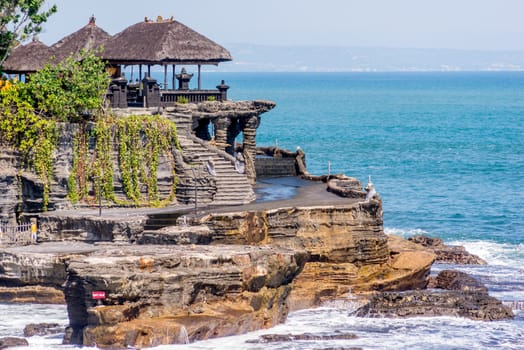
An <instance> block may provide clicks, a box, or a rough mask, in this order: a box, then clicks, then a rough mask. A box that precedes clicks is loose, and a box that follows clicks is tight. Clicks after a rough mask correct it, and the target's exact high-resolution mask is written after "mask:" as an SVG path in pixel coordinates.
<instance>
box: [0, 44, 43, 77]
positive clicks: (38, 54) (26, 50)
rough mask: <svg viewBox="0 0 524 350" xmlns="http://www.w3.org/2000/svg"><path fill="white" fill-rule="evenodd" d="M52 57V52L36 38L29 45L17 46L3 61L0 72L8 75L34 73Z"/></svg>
mask: <svg viewBox="0 0 524 350" xmlns="http://www.w3.org/2000/svg"><path fill="white" fill-rule="evenodd" d="M52 56H53V50H52V49H51V48H50V47H49V46H47V45H46V44H44V43H42V42H41V41H39V40H38V39H36V38H33V41H31V42H30V43H29V44H25V45H18V46H17V47H15V48H14V49H13V51H12V52H11V54H9V57H7V59H6V60H5V62H4V64H3V66H2V70H3V71H4V72H5V73H8V74H26V73H34V72H36V71H37V70H40V69H42V68H44V65H45V64H46V63H49V62H50V61H51V59H52Z"/></svg>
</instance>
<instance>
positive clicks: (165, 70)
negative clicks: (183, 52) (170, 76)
mask: <svg viewBox="0 0 524 350" xmlns="http://www.w3.org/2000/svg"><path fill="white" fill-rule="evenodd" d="M164 90H167V64H164Z"/></svg>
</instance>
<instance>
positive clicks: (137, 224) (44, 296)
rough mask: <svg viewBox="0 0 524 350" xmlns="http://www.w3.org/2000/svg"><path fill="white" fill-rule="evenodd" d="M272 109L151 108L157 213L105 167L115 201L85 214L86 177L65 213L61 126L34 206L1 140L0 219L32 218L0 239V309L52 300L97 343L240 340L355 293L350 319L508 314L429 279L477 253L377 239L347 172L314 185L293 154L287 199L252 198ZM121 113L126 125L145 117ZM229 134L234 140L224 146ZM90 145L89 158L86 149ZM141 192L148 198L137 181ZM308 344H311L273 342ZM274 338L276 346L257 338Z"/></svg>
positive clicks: (460, 283)
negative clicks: (167, 136) (132, 201)
mask: <svg viewBox="0 0 524 350" xmlns="http://www.w3.org/2000/svg"><path fill="white" fill-rule="evenodd" d="M274 107H275V104H274V103H273V102H270V101H252V102H227V103H218V102H205V103H201V104H198V105H177V106H176V107H173V108H169V109H166V110H165V111H163V112H162V113H163V114H164V116H165V117H166V118H168V119H170V120H171V121H173V122H174V123H175V124H176V126H177V132H178V142H179V143H180V149H179V148H176V149H173V151H172V152H171V153H170V154H163V155H160V156H161V157H163V158H166V159H170V160H172V162H171V161H165V162H164V161H162V162H160V161H159V164H160V163H161V164H163V166H159V169H158V172H157V183H158V190H159V193H163V194H164V196H163V197H165V198H168V199H169V201H168V202H166V203H167V207H166V208H163V209H159V208H156V209H155V208H145V207H144V208H136V207H133V208H132V209H130V208H128V207H126V205H123V204H122V203H128V202H126V194H125V193H124V191H123V185H122V183H123V175H122V172H121V171H115V173H114V174H113V180H114V188H113V189H112V190H113V191H114V195H115V198H118V199H119V200H120V202H118V201H117V202H114V203H113V202H110V201H107V200H105V201H103V203H101V202H99V205H101V206H100V208H99V209H98V210H96V209H95V207H94V206H93V201H92V200H94V198H95V197H96V196H95V193H96V189H95V186H94V182H92V183H91V184H90V186H88V187H89V188H88V192H89V195H90V196H91V197H89V198H91V201H84V202H81V203H77V204H75V206H73V204H72V203H71V201H70V200H69V199H68V192H67V189H68V185H67V183H68V179H69V176H70V175H71V166H72V164H73V158H74V157H73V156H74V155H73V152H72V149H73V139H74V135H75V134H76V133H77V131H78V128H79V125H75V124H64V125H62V126H61V129H60V135H59V138H60V142H59V147H58V148H57V150H56V152H55V155H54V159H53V162H54V164H55V166H54V169H53V174H52V181H51V183H50V184H49V185H50V186H49V191H50V192H49V200H50V202H49V207H48V209H50V210H49V211H47V212H44V209H43V208H44V207H45V206H43V202H44V201H43V192H44V191H43V188H44V187H43V184H42V182H41V180H39V179H38V177H37V176H35V174H33V173H31V172H30V171H28V170H27V169H23V167H22V162H21V158H20V154H18V153H17V152H15V151H13V150H12V149H8V148H6V147H3V146H2V147H1V149H0V150H1V151H2V152H0V165H3V167H1V169H0V194H1V195H2V198H1V199H0V217H2V218H3V219H5V220H7V221H8V222H9V223H14V222H15V221H16V218H17V217H18V219H19V218H24V217H25V218H31V219H33V220H37V222H38V233H37V234H38V241H37V243H36V244H30V245H20V244H17V243H16V242H15V244H13V245H11V246H10V245H5V244H4V242H2V244H4V245H3V246H2V247H0V301H2V302H29V303H35V302H42V303H61V302H65V303H66V304H67V310H68V316H69V322H70V324H69V327H68V328H67V329H66V332H65V338H64V343H65V344H75V345H87V346H93V345H95V344H96V346H98V347H99V348H108V349H109V348H113V349H114V348H128V347H140V348H142V347H152V346H157V345H164V344H174V343H186V342H193V341H197V340H203V339H208V338H213V337H223V336H229V335H236V334H241V333H245V332H249V331H253V330H257V329H262V328H269V327H272V326H274V325H276V324H279V323H282V322H284V321H285V320H286V317H287V315H288V313H289V312H290V311H293V310H299V309H305V308H313V307H317V306H322V305H326V304H329V303H331V302H337V301H339V300H348V298H357V299H358V300H359V302H361V304H362V308H361V310H360V311H359V312H360V313H361V314H362V315H368V316H381V317H382V316H388V317H390V316H395V317H397V316H406V317H407V316H411V315H416V316H424V315H426V316H432V315H454V316H460V317H469V318H472V319H482V320H495V319H504V318H510V317H512V313H511V310H508V309H507V308H505V307H504V306H503V305H501V304H500V302H497V301H496V300H494V299H493V298H491V297H489V295H488V294H487V291H486V290H485V287H484V288H483V286H481V285H479V284H478V283H477V282H475V281H473V280H471V279H468V277H467V276H463V275H460V274H458V275H457V274H456V273H455V272H451V273H450V272H447V273H445V274H443V273H441V275H439V276H438V277H436V278H432V277H430V270H431V266H432V264H433V263H434V262H435V261H444V262H448V263H457V264H481V263H484V262H483V261H482V260H481V259H479V258H478V257H474V256H472V255H470V254H468V253H467V252H466V251H465V250H464V249H463V248H460V247H448V246H445V245H444V244H443V243H442V241H441V240H439V239H433V238H427V237H414V238H413V239H411V240H405V239H402V238H400V237H396V236H391V235H386V234H385V233H384V229H383V220H382V200H381V198H380V196H379V195H378V194H377V193H376V192H375V191H374V188H372V184H371V183H368V186H367V187H366V191H367V193H366V191H364V190H363V186H362V184H361V183H360V181H358V180H357V179H354V178H350V177H347V176H345V175H329V176H312V175H310V174H308V173H307V170H306V167H305V155H304V154H303V152H301V151H297V152H296V153H289V155H291V156H292V157H294V158H296V163H295V166H296V167H297V169H296V172H297V173H299V174H302V175H303V177H302V179H298V178H292V179H291V180H288V182H291V183H292V186H293V188H294V191H295V192H296V193H295V194H294V195H292V196H285V198H284V199H280V200H272V201H262V200H261V201H254V199H255V197H256V195H255V192H254V190H253V187H252V184H253V183H255V180H256V173H255V155H256V142H255V139H256V129H257V127H258V125H259V123H260V115H261V114H262V113H264V112H267V111H269V110H270V109H272V108H274ZM120 112H121V113H123V114H124V118H125V116H126V115H130V114H136V113H138V114H149V115H151V114H153V113H157V112H158V111H157V110H156V109H155V110H154V111H151V110H139V111H131V110H124V111H120ZM210 125H213V127H214V129H215V135H213V137H212V135H211V134H210V133H209V126H210ZM87 127H92V125H91V126H89V125H88V126H87ZM240 132H242V133H243V134H244V142H243V144H242V145H241V147H240V148H239V149H234V147H233V144H234V142H235V138H236V137H237V136H238V135H239V133H240ZM90 135H91V134H90ZM90 137H91V139H90V140H89V142H87V145H88V147H87V149H86V152H87V153H88V154H90V155H93V154H94V152H95V148H94V144H96V140H95V139H94V138H92V137H93V136H90ZM111 141H112V142H110V153H111V155H110V159H111V160H112V162H113V163H114V164H113V166H114V169H118V167H119V161H118V159H119V156H118V154H119V152H120V151H121V150H120V148H119V142H118V140H117V139H116V138H114V139H112V140H111ZM235 151H236V152H237V153H235ZM267 151H268V152H269V153H270V154H273V156H274V157H277V156H278V155H280V156H282V152H280V151H278V150H275V149H274V150H267ZM239 153H241V154H240V156H239ZM241 159H243V160H241ZM164 160H165V159H164ZM286 164H287V163H286ZM288 165H289V164H288ZM173 167H174V169H173ZM210 168H211V169H212V170H211V171H210V170H209V169H210ZM269 168H270V167H269V166H268V169H269ZM242 169H243V171H241V170H242ZM173 170H176V178H175V176H174V175H173ZM17 174H18V175H17ZM175 185H176V186H175ZM175 188H176V190H175ZM171 192H173V193H171ZM140 193H141V195H144V196H146V195H147V193H148V191H147V186H140ZM171 194H173V195H174V197H171ZM127 200H128V198H127ZM119 203H120V204H119ZM102 207H103V208H102ZM31 229H32V226H31ZM428 286H429V288H430V289H428ZM448 289H452V290H448ZM46 327H47V326H45V325H42V327H40V328H39V327H38V326H35V327H33V328H34V329H36V330H40V329H42V331H44V329H45V328H46ZM33 328H32V329H33ZM311 337H317V335H310V334H295V335H293V334H291V335H288V336H284V338H285V339H288V340H293V339H308V338H311ZM340 337H342V338H344V337H346V338H347V339H350V338H351V337H352V335H351V334H342V335H340ZM273 339H277V340H278V339H282V338H281V337H280V338H279V336H275V337H268V338H263V339H259V341H260V342H261V343H264V342H271V341H273ZM6 342H7V343H8V344H16V343H17V342H16V339H8V340H6ZM0 344H3V343H2V340H1V339H0Z"/></svg>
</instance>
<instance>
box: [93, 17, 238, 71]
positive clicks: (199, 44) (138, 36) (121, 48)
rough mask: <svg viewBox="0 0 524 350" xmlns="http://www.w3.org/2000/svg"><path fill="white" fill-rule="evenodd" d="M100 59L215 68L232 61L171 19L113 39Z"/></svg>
mask: <svg viewBox="0 0 524 350" xmlns="http://www.w3.org/2000/svg"><path fill="white" fill-rule="evenodd" d="M102 57H103V58H104V59H106V60H108V61H109V62H110V63H113V64H125V65H133V64H151V65H153V64H218V63H219V62H224V61H231V60H232V58H231V54H230V53H229V51H227V50H226V49H225V48H223V47H222V46H220V45H218V44H217V43H215V42H214V41H212V40H210V39H208V38H206V37H205V36H203V35H201V34H199V33H197V32H195V31H194V30H193V29H191V28H189V27H187V26H185V25H184V24H182V23H180V22H177V21H175V20H173V19H169V20H162V19H161V18H159V19H158V20H157V21H151V20H147V18H146V20H145V21H144V22H140V23H137V24H134V25H132V26H130V27H128V28H126V29H124V30H123V31H121V32H120V33H118V34H116V35H114V36H113V37H112V38H111V39H109V40H108V41H107V42H106V44H105V50H104V52H103V53H102Z"/></svg>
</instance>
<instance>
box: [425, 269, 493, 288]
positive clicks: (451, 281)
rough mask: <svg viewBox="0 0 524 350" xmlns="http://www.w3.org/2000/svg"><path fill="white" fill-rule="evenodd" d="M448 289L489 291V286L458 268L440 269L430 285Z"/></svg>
mask: <svg viewBox="0 0 524 350" xmlns="http://www.w3.org/2000/svg"><path fill="white" fill-rule="evenodd" d="M428 287H430V288H439V289H446V290H459V291H464V292H471V291H476V292H484V293H487V292H488V288H486V286H485V285H484V284H482V283H481V282H480V281H478V280H477V279H475V278H473V277H471V276H470V275H468V274H467V273H464V272H461V271H456V270H443V271H440V272H439V274H438V276H437V277H436V278H435V279H433V280H432V281H431V283H430V285H429V286H428Z"/></svg>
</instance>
